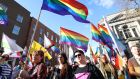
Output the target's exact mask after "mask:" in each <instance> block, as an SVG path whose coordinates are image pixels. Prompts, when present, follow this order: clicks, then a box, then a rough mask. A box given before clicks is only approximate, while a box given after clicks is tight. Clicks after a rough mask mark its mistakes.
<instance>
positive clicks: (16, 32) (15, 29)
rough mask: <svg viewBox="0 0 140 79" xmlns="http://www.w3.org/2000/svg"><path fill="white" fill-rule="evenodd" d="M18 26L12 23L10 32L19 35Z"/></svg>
mask: <svg viewBox="0 0 140 79" xmlns="http://www.w3.org/2000/svg"><path fill="white" fill-rule="evenodd" d="M19 31H20V27H19V26H17V25H14V28H13V31H12V33H13V34H15V35H19Z"/></svg>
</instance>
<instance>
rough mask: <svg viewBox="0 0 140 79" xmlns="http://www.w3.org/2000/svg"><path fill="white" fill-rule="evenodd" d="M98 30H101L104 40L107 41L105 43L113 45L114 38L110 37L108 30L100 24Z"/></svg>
mask: <svg viewBox="0 0 140 79" xmlns="http://www.w3.org/2000/svg"><path fill="white" fill-rule="evenodd" d="M98 28H99V31H100V33H101V34H102V36H103V38H104V39H105V41H106V42H107V43H113V41H112V38H111V37H110V35H109V32H108V30H107V28H105V27H104V26H102V25H100V24H98Z"/></svg>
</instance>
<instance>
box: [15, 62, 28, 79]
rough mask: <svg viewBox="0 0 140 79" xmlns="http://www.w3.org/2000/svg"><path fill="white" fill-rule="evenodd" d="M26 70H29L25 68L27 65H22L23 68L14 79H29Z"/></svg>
mask: <svg viewBox="0 0 140 79" xmlns="http://www.w3.org/2000/svg"><path fill="white" fill-rule="evenodd" d="M28 70H29V67H28V66H27V64H24V65H23V68H22V69H21V70H20V72H19V74H18V77H17V78H16V79H30V75H29V73H28Z"/></svg>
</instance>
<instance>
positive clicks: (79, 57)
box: [73, 50, 104, 79]
mask: <svg viewBox="0 0 140 79" xmlns="http://www.w3.org/2000/svg"><path fill="white" fill-rule="evenodd" d="M74 57H75V61H76V62H77V63H78V66H77V67H74V68H73V70H74V79H104V77H103V75H102V73H101V72H100V70H99V69H98V68H97V67H96V66H95V65H92V64H90V63H87V62H86V57H85V55H84V52H83V51H82V50H77V51H75V53H74Z"/></svg>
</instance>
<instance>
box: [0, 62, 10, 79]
mask: <svg viewBox="0 0 140 79" xmlns="http://www.w3.org/2000/svg"><path fill="white" fill-rule="evenodd" d="M11 73H12V68H11V66H10V65H9V64H8V63H3V64H1V65H0V79H11Z"/></svg>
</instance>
